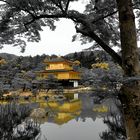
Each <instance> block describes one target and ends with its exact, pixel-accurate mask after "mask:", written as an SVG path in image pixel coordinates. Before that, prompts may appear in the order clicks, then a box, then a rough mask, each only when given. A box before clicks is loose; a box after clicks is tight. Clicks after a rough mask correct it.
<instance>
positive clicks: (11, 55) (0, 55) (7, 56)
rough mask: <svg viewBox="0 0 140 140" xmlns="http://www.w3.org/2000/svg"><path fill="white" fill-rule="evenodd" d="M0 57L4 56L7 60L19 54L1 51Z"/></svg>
mask: <svg viewBox="0 0 140 140" xmlns="http://www.w3.org/2000/svg"><path fill="white" fill-rule="evenodd" d="M0 57H2V58H4V59H5V60H6V61H10V60H12V59H15V58H17V57H18V56H16V55H14V54H8V53H0Z"/></svg>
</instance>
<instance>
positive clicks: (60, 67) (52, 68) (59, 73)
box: [39, 57, 80, 87]
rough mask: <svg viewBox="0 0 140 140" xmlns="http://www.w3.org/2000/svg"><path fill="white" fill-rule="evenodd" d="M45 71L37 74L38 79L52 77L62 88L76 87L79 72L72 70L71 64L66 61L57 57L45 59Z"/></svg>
mask: <svg viewBox="0 0 140 140" xmlns="http://www.w3.org/2000/svg"><path fill="white" fill-rule="evenodd" d="M44 64H45V65H46V67H45V70H44V71H41V72H39V77H42V78H48V76H49V75H53V76H54V78H56V79H57V80H58V81H59V82H61V83H62V85H64V86H73V87H77V86H78V80H80V72H78V71H75V70H74V69H73V64H74V63H73V62H72V61H69V60H66V59H65V58H63V57H57V58H53V59H49V60H47V59H45V60H44Z"/></svg>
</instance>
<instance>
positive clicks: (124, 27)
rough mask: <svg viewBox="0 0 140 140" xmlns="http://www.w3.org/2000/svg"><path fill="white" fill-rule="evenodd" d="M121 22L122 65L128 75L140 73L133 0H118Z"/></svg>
mask: <svg viewBox="0 0 140 140" xmlns="http://www.w3.org/2000/svg"><path fill="white" fill-rule="evenodd" d="M117 5H118V11H119V22H120V36H121V49H122V67H123V70H124V74H125V75H126V76H136V75H139V74H140V66H139V57H138V47H137V37H136V26H135V16H134V13H133V8H132V0H117Z"/></svg>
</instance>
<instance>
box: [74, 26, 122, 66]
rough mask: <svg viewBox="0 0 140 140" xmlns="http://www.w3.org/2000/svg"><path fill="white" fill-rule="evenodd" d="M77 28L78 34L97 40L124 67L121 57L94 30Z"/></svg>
mask: <svg viewBox="0 0 140 140" xmlns="http://www.w3.org/2000/svg"><path fill="white" fill-rule="evenodd" d="M75 28H76V32H77V33H81V34H82V35H85V36H88V37H90V38H92V39H93V40H95V41H96V42H97V43H98V44H99V45H100V46H101V47H102V48H103V49H104V50H105V51H106V52H107V53H108V54H109V55H111V56H112V58H113V59H114V60H115V61H116V62H117V63H118V64H119V65H120V66H122V59H121V57H120V56H119V55H118V54H117V53H116V52H115V51H114V50H113V49H111V48H110V47H109V46H108V45H107V44H106V43H105V42H104V41H103V40H102V39H101V38H100V37H99V36H97V35H96V34H95V33H94V32H93V31H92V30H88V31H86V30H82V29H80V28H78V27H75Z"/></svg>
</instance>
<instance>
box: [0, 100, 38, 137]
mask: <svg viewBox="0 0 140 140" xmlns="http://www.w3.org/2000/svg"><path fill="white" fill-rule="evenodd" d="M29 114H30V108H29V106H25V105H16V104H14V103H11V104H7V105H0V139H1V140H19V139H20V140H31V139H33V138H34V137H35V136H37V134H38V133H39V127H38V125H37V124H36V123H34V122H33V121H25V119H26V117H28V116H29Z"/></svg>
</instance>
